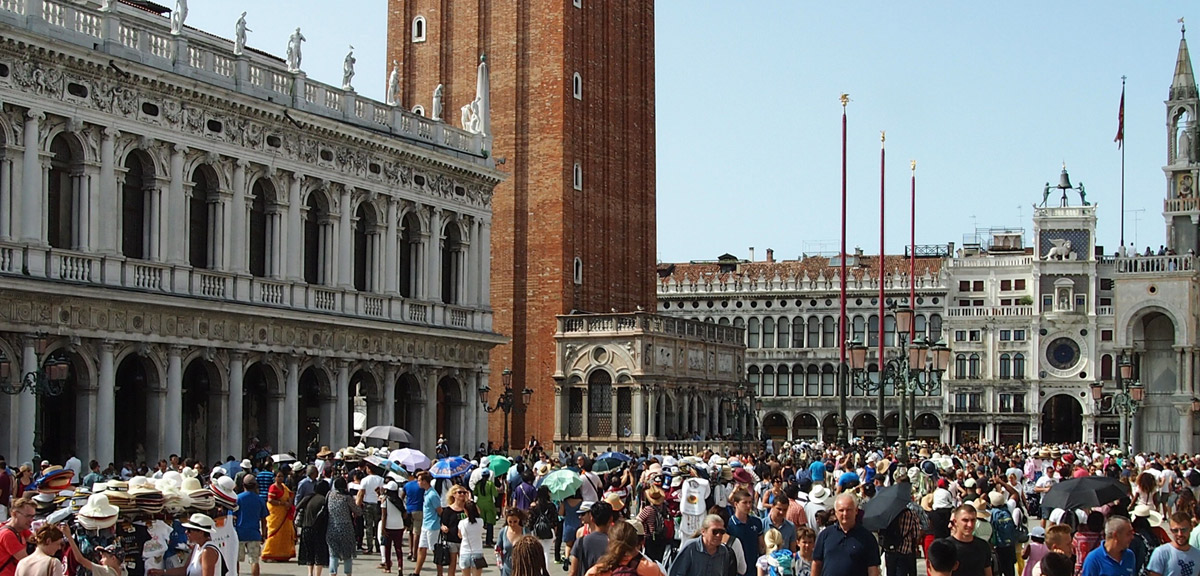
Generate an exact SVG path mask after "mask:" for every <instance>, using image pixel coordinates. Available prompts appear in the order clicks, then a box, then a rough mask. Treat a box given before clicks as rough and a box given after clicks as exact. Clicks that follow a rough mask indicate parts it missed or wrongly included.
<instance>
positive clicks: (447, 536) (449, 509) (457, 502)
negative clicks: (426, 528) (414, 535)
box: [438, 484, 471, 576]
mask: <svg viewBox="0 0 1200 576" xmlns="http://www.w3.org/2000/svg"><path fill="white" fill-rule="evenodd" d="M446 498H447V501H448V502H449V505H447V506H446V507H444V508H442V518H441V520H442V528H441V530H442V542H445V543H446V544H448V545H449V546H450V576H454V575H455V574H456V573H457V571H458V551H459V547H461V546H462V538H461V537H459V535H458V522H459V520H462V517H463V514H465V513H466V511H467V508H466V504H467V502H469V501H470V500H471V493H470V492H469V491H467V489H466V488H464V487H462V486H459V485H457V484H455V485H452V486H451V487H450V490H449V491H448V492H447V494H446ZM441 570H442V567H441V566H438V574H439V575H440V574H441Z"/></svg>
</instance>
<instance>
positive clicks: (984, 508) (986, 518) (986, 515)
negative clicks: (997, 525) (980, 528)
mask: <svg viewBox="0 0 1200 576" xmlns="http://www.w3.org/2000/svg"><path fill="white" fill-rule="evenodd" d="M971 505H972V506H974V507H975V511H976V512H977V516H978V518H979V520H980V521H982V522H990V521H991V519H992V513H991V512H989V511H988V505H987V502H984V501H983V499H982V498H980V499H978V500H975V501H974V502H971Z"/></svg>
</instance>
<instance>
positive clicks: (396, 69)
mask: <svg viewBox="0 0 1200 576" xmlns="http://www.w3.org/2000/svg"><path fill="white" fill-rule="evenodd" d="M399 103H400V63H399V62H396V61H395V60H392V73H391V74H388V85H387V104H388V106H396V105H398V104H399Z"/></svg>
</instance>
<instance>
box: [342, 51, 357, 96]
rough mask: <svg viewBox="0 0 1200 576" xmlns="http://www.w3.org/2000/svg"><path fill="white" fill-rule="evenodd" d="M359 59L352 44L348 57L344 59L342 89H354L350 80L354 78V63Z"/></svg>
mask: <svg viewBox="0 0 1200 576" xmlns="http://www.w3.org/2000/svg"><path fill="white" fill-rule="evenodd" d="M357 61H358V60H356V59H355V58H354V46H350V51H349V52H347V53H346V59H345V60H343V61H342V90H354V86H353V85H351V84H350V82H351V81H352V80H354V63H355V62H357Z"/></svg>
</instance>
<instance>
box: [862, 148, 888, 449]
mask: <svg viewBox="0 0 1200 576" xmlns="http://www.w3.org/2000/svg"><path fill="white" fill-rule="evenodd" d="M886 140H887V134H886V133H885V132H884V131H883V130H880V131H879V357H878V358H876V365H877V366H879V417H878V419H879V421H878V422H876V423H875V424H876V428H878V432H877V433H878V435H879V445H880V447H883V446H887V426H886V425H885V424H884V422H883V420H884V418H883V417H884V406H883V403H884V398H883V361H884V360H883V314H884V307H883V268H884V256H883V254H884V252H883V215H884V214H885V212H886V211H885V210H884V206H883V198H884V194H883V183H884V174H885V173H886V172H885V170H884V164H885V161H886V151H885V150H884V142H885V141H886ZM867 344H868V345H870V343H869V342H868V343H867Z"/></svg>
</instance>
